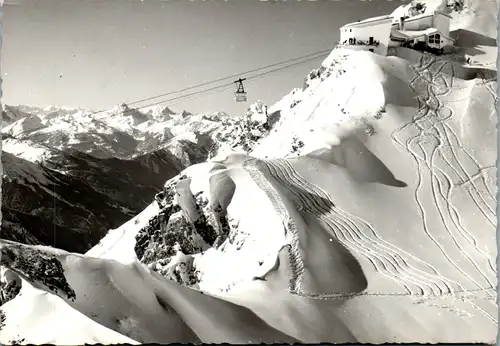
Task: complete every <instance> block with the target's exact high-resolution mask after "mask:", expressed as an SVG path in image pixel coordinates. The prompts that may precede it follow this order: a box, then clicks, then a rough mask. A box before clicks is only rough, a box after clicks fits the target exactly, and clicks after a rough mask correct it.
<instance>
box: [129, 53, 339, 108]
mask: <svg viewBox="0 0 500 346" xmlns="http://www.w3.org/2000/svg"><path fill="white" fill-rule="evenodd" d="M328 54H330V53H326V54H322V55H318V56H315V57H312V58H309V59H307V60H302V61H299V62H296V63H293V64H289V65H286V66H281V67H279V68H276V69H273V70H270V71H265V72H262V73H259V74H257V75H254V76H250V77H246V80H251V79H257V78H261V77H263V76H265V75H267V74H270V73H273V72H276V71H280V70H284V69H286V68H289V67H293V66H297V65H299V64H303V63H305V62H309V61H311V60H313V59H317V58H321V57H324V56H326V55H328ZM233 84H234V82H229V83H225V84H221V85H217V86H214V87H211V88H208V89H204V90H201V91H195V92H192V93H189V94H185V95H181V96H177V97H174V98H170V99H166V100H161V101H157V102H152V103H148V104H146V105H143V106H141V107H136V108H134V110H140V109H144V108H147V107H152V106H157V105H159V104H161V103H165V102H170V101H175V100H180V99H183V98H185V97H189V96H194V95H201V94H203V93H205V92H209V91H213V90H216V89H219V88H224V87H228V86H230V85H233Z"/></svg>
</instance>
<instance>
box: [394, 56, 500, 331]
mask: <svg viewBox="0 0 500 346" xmlns="http://www.w3.org/2000/svg"><path fill="white" fill-rule="evenodd" d="M441 63H442V64H441V66H440V68H438V69H437V70H435V69H433V68H431V67H432V65H433V64H436V59H435V58H434V57H432V56H430V55H428V54H423V55H422V57H421V60H420V62H419V63H418V64H417V66H413V67H412V69H413V71H414V74H415V75H414V78H413V79H412V80H411V81H410V88H411V89H412V90H413V91H414V92H415V93H417V94H418V90H417V88H418V80H419V79H421V80H422V79H423V80H424V81H425V82H426V85H427V87H426V94H425V95H424V96H419V97H418V98H417V100H418V104H419V107H418V111H417V112H416V114H415V115H414V118H413V120H412V121H411V122H409V123H408V124H406V125H405V126H403V127H402V128H400V129H398V130H396V131H395V132H394V133H393V134H392V135H391V137H392V139H393V141H394V142H395V143H396V144H398V145H399V146H400V147H402V148H403V149H404V150H405V151H407V152H408V153H410V155H412V156H413V158H414V160H415V161H416V163H417V173H418V174H417V179H418V181H417V187H416V190H415V200H416V203H417V205H418V207H419V210H420V213H421V215H422V222H423V229H424V232H425V233H426V234H427V236H429V238H431V240H432V241H433V242H434V243H435V244H436V245H437V247H438V248H439V249H440V251H441V252H442V253H443V255H444V256H445V257H446V258H447V259H448V261H449V262H450V263H451V264H452V265H453V266H454V267H455V268H456V269H457V270H458V271H459V272H460V273H461V274H462V275H463V276H464V277H465V278H466V279H467V280H468V281H469V282H471V283H473V284H474V285H475V286H476V287H478V288H479V289H485V290H486V289H489V288H491V287H495V285H496V284H495V283H494V282H492V280H491V279H490V278H489V277H488V276H487V275H486V273H484V271H483V270H482V269H481V267H480V266H479V265H478V264H477V263H476V261H475V260H474V259H473V257H472V255H471V254H470V253H468V252H467V251H466V250H465V249H464V248H463V246H461V241H466V242H468V243H469V244H470V245H472V247H473V248H474V250H475V252H476V255H477V256H479V257H481V258H483V259H484V260H486V261H487V262H488V267H489V270H490V271H491V272H492V273H493V274H494V275H495V276H496V267H495V264H494V262H493V259H492V258H491V256H489V255H488V254H487V253H485V252H484V251H483V250H482V249H481V247H480V246H479V244H478V241H477V240H476V239H475V237H474V235H473V234H472V233H471V232H470V231H468V230H467V229H466V227H465V226H464V223H463V221H462V219H461V216H460V213H459V211H458V209H457V207H456V206H454V205H453V203H452V195H453V190H454V189H455V188H457V187H461V186H466V187H467V192H468V194H469V196H470V197H471V199H472V201H473V203H474V205H475V206H476V207H477V208H478V210H479V212H480V213H481V214H482V215H483V216H484V218H485V220H486V221H487V222H488V223H489V224H491V225H492V226H493V228H494V229H496V222H495V221H494V219H496V213H495V211H494V209H493V208H492V207H491V206H490V205H489V204H488V203H487V202H486V199H485V197H484V196H483V194H482V193H481V191H479V189H478V184H477V183H476V181H477V180H479V179H480V178H482V181H481V182H482V183H483V184H484V185H485V187H486V194H487V195H488V197H490V198H491V199H492V200H494V201H496V198H495V196H494V195H493V192H492V191H491V189H490V188H489V186H488V182H487V181H486V178H485V175H484V172H485V170H486V168H487V167H481V164H480V163H479V161H478V160H477V159H475V158H474V157H473V155H472V154H471V153H469V151H468V150H466V148H464V147H463V146H462V144H461V142H460V140H459V137H458V135H457V134H456V133H455V131H454V130H453V128H452V127H451V126H450V125H449V124H447V123H446V121H447V120H448V119H450V118H451V117H453V115H454V114H453V110H452V109H451V108H449V107H447V106H446V105H445V104H443V102H442V101H441V100H440V99H439V97H440V96H444V95H446V94H449V93H451V91H452V88H453V78H454V76H453V71H454V70H453V65H452V64H451V63H449V62H444V63H443V62H441ZM446 64H449V66H450V67H451V76H450V79H449V82H448V81H447V80H446V78H445V76H443V75H442V74H440V73H441V70H442V68H443V67H444V66H445V65H446ZM432 72H434V74H433V73H432ZM438 76H439V78H441V79H443V80H445V83H444V84H445V88H444V91H442V90H440V91H442V92H437V91H436V89H437V88H436V87H435V84H436V80H437V79H438ZM441 84H442V83H441ZM441 86H442V85H441ZM488 90H489V88H488ZM406 130H411V132H416V133H417V134H416V135H409V136H408V138H407V139H406V141H404V142H403V140H402V139H400V137H399V135H400V134H401V133H403V132H405V131H406ZM428 142H434V144H435V145H434V146H433V147H432V149H431V152H430V153H427V151H426V148H425V147H424V145H423V144H427V143H428ZM457 148H458V149H461V150H462V153H463V154H464V156H465V158H466V159H467V160H468V161H469V164H470V163H472V164H473V165H474V167H475V169H477V173H476V174H470V173H469V172H468V171H467V169H466V167H465V165H464V164H463V163H462V162H461V160H460V159H459V157H458V154H457V152H456V151H455V150H456V149H457ZM444 149H448V151H449V155H448V156H447V155H446V154H445V150H444ZM436 154H438V155H439V156H440V157H441V159H442V161H444V162H445V163H446V165H447V168H449V169H451V171H453V173H454V174H455V176H456V177H458V180H459V181H458V182H454V181H453V179H452V177H451V176H450V175H449V174H448V173H447V172H445V170H444V169H441V168H439V167H438V166H437V165H435V161H434V160H435V158H436ZM426 171H427V172H428V173H429V174H430V176H431V189H432V195H433V200H434V203H435V206H436V208H437V211H438V214H439V217H440V219H441V222H442V223H443V226H444V229H445V231H446V232H447V233H448V235H449V236H450V238H451V239H452V242H453V243H454V245H455V246H456V248H457V249H458V250H459V251H460V252H461V253H462V254H463V255H464V257H466V258H467V260H468V261H469V263H470V264H471V265H472V266H473V267H474V268H475V269H476V271H477V273H478V274H479V275H480V276H481V277H482V278H483V279H484V280H485V281H486V282H488V284H489V286H490V287H483V285H481V284H480V283H478V282H477V281H476V280H475V279H474V278H472V277H471V276H470V275H469V274H468V273H466V272H465V270H463V269H462V268H461V267H460V266H459V265H457V263H456V262H455V261H454V260H453V259H452V258H451V257H450V255H449V254H447V252H446V250H445V248H444V245H443V244H441V243H440V242H439V241H438V240H437V238H436V237H435V235H433V234H432V233H431V231H430V228H429V227H428V225H427V217H426V210H425V208H424V203H422V201H421V191H422V185H423V176H424V174H425V172H426ZM443 205H444V206H443ZM457 233H458V234H457ZM459 238H460V240H459ZM460 286H461V285H460ZM461 289H464V288H463V287H461ZM488 294H489V293H488ZM490 295H491V294H490ZM470 303H471V304H472V305H473V306H474V307H475V308H476V309H478V310H480V311H481V312H482V313H483V314H485V315H486V316H487V317H488V318H490V319H491V320H493V321H494V322H495V323H498V322H497V320H496V319H495V318H494V317H492V316H490V315H489V314H487V313H486V312H485V311H484V310H482V309H480V308H479V307H478V306H477V305H475V304H473V303H472V302H470Z"/></svg>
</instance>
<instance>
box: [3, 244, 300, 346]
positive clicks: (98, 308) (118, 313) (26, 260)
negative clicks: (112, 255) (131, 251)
mask: <svg viewBox="0 0 500 346" xmlns="http://www.w3.org/2000/svg"><path fill="white" fill-rule="evenodd" d="M0 247H1V255H2V257H1V259H0V263H1V264H2V265H4V266H6V267H9V268H11V269H12V270H13V271H15V272H16V273H19V274H20V275H21V276H22V278H23V281H22V288H21V293H20V296H18V297H19V298H23V301H24V302H26V305H24V306H23V308H22V309H19V307H18V306H17V305H16V304H18V302H19V301H20V299H17V298H16V299H14V300H11V301H9V302H7V303H6V304H5V305H4V306H2V309H1V310H2V312H3V314H4V316H5V318H4V321H3V326H2V330H1V331H2V333H1V334H0V337H1V338H2V342H5V341H3V340H12V339H14V340H19V339H21V340H22V342H21V343H40V342H52V343H54V344H68V343H69V344H81V343H83V342H93V343H96V342H101V343H104V342H107V343H117V342H118V343H121V342H123V343H125V342H127V343H128V342H131V343H132V344H137V343H148V342H151V343H162V344H167V343H176V342H177V343H199V342H200V341H203V342H206V343H221V342H229V343H249V342H250V343H259V342H260V341H261V340H264V341H267V342H286V343H291V342H294V341H296V340H294V339H293V338H291V337H288V336H286V335H284V334H283V333H281V332H279V331H277V330H276V329H274V328H272V327H270V326H269V325H268V324H267V323H265V322H264V321H262V320H261V319H260V318H259V317H258V316H256V315H255V314H254V313H252V312H251V311H250V310H248V309H246V308H244V307H242V306H239V305H236V304H233V303H230V302H227V301H224V300H221V299H217V298H214V297H211V296H209V295H207V294H203V293H201V292H197V291H193V290H191V289H189V288H186V287H183V286H179V285H176V284H175V283H173V282H171V281H169V280H166V279H164V278H163V277H161V276H159V275H156V274H154V273H151V272H149V271H148V270H147V269H146V268H144V267H143V266H141V265H140V264H138V263H132V264H129V265H124V264H121V263H120V262H116V261H112V260H104V259H99V258H92V257H89V256H81V255H76V254H70V253H67V252H65V251H60V250H55V249H51V248H46V247H33V246H27V245H21V244H16V243H11V242H6V241H2V242H0ZM33 264H35V265H33ZM33 268H36V269H38V271H36V270H33ZM43 271H45V272H50V275H47V274H46V273H44V272H43ZM30 303H31V304H30ZM51 307H54V308H55V309H54V311H55V313H49V311H48V310H47V309H50V308H51ZM16 308H17V309H16ZM27 313H31V314H30V317H29V318H28V320H29V321H30V322H31V325H30V328H27V329H22V327H23V326H26V320H25V318H26V316H27ZM34 316H36V318H34ZM42 316H43V317H45V318H44V319H42V318H41V317H42ZM63 316H67V317H68V318H71V319H72V321H74V322H76V323H78V325H75V324H71V323H70V324H71V325H70V326H69V330H68V329H65V328H63V327H61V325H59V324H57V323H56V322H59V321H58V319H61V318H63ZM235 316H237V317H238V318H235ZM65 322H66V323H67V322H71V320H66V321H65ZM49 325H50V326H52V327H51V328H48V326H49ZM75 327H78V328H75ZM42 331H43V332H42ZM69 331H73V333H69ZM113 331H114V332H113ZM118 333H119V334H118ZM20 335H22V337H20ZM124 335H126V336H124ZM131 339H132V340H131Z"/></svg>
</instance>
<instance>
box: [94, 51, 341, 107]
mask: <svg viewBox="0 0 500 346" xmlns="http://www.w3.org/2000/svg"><path fill="white" fill-rule="evenodd" d="M332 50H333V48H330V49H325V50H322V51H318V52H315V53H311V54H307V55H304V56H301V57H297V58H293V59H290V60H285V61H281V62H278V63H274V64H271V65H267V66H263V67H259V68H255V69H252V70H248V71H244V72H240V73H238V74H234V75H230V76H226V77H223V78H218V79H215V80H211V81H208V82H204V83H200V84H197V85H192V86H189V87H186V88H183V89H179V90H175V91H170V92H167V93H163V94H159V95H155V96H151V97H147V98H144V99H140V100H136V101H132V102H128V103H126V104H127V105H134V104H137V103H142V102H145V101H150V100H154V99H157V98H160V97H165V96H169V95H173V94H178V93H181V92H184V91H188V90H191V89H196V88H200V87H203V86H206V85H209V84H213V83H217V82H222V81H224V80H226V79H230V78H236V77H239V76H241V75H243V74H249V73H254V72H258V71H261V70H265V69H268V68H271V67H275V66H278V65H283V64H286V63H289V62H294V61H297V60H301V59H305V58H309V57H312V56H315V55H317V54H325V53H328V54H329V53H330V52H331V51H332ZM231 84H233V83H231ZM106 110H107V109H106ZM106 110H99V111H95V112H92V113H90V114H88V115H94V114H98V113H102V112H105V111H106Z"/></svg>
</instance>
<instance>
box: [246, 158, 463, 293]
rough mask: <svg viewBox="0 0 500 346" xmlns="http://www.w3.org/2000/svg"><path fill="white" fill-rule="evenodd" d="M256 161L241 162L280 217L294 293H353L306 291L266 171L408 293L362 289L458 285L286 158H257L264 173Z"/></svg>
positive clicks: (292, 238) (293, 235)
mask: <svg viewBox="0 0 500 346" xmlns="http://www.w3.org/2000/svg"><path fill="white" fill-rule="evenodd" d="M256 162H257V161H256V160H255V159H251V160H248V161H247V162H245V164H244V168H245V170H246V171H247V172H248V173H249V174H250V176H251V177H252V179H253V180H254V181H255V182H256V183H257V185H258V186H259V187H260V188H261V189H263V191H265V192H266V194H267V195H268V197H269V200H270V201H271V203H272V204H273V207H274V208H275V209H276V211H277V213H278V214H279V215H280V216H281V217H282V220H283V224H284V225H285V229H286V232H287V236H288V239H289V242H290V262H291V263H292V265H291V266H292V268H294V269H293V274H292V279H291V280H290V291H291V292H292V293H294V294H297V295H300V296H304V297H309V298H316V299H329V298H338V297H346V296H350V295H353V293H351V292H331V293H313V292H305V291H304V289H303V282H304V279H303V276H304V263H303V260H302V257H301V255H300V246H299V235H298V230H297V228H296V225H295V223H294V221H293V219H292V218H291V216H290V215H289V213H288V212H287V211H286V207H285V206H284V204H283V203H282V201H281V196H280V195H279V193H278V192H277V191H276V190H275V189H274V187H273V186H272V184H271V183H270V182H269V181H268V178H267V177H266V175H267V176H270V177H272V179H274V180H275V181H276V183H278V184H279V186H281V187H283V188H284V189H286V191H287V194H288V195H289V196H292V198H293V202H294V205H295V206H296V207H297V209H298V210H300V211H302V212H304V213H307V214H310V215H312V216H314V217H315V218H317V219H319V220H320V221H322V223H323V224H324V225H326V226H327V229H328V230H329V233H330V235H331V236H332V237H334V238H335V239H336V240H337V241H339V242H340V243H341V244H342V245H344V246H345V247H346V248H347V249H348V250H349V251H351V252H352V253H356V254H359V255H362V256H364V257H365V258H366V259H367V260H368V261H369V263H371V265H372V266H373V268H374V269H375V270H376V271H377V272H378V273H380V274H381V275H384V276H386V277H388V278H390V279H392V280H393V281H395V282H397V283H399V284H401V285H402V286H403V287H404V288H405V289H406V293H389V292H380V293H377V292H363V293H360V295H443V294H450V293H453V292H454V290H455V289H454V286H455V287H458V286H457V285H458V284H457V283H455V282H453V281H451V280H449V279H447V278H444V277H443V276H441V275H440V274H439V273H438V272H437V270H436V269H435V268H433V267H432V266H431V265H430V264H428V263H425V262H424V261H422V260H420V259H418V258H416V257H415V256H413V255H411V254H409V253H407V252H405V251H403V250H402V249H399V248H397V247H395V246H394V245H393V244H391V243H389V242H387V241H384V240H383V239H382V238H381V237H380V236H379V235H378V234H377V232H376V231H375V229H374V228H373V227H372V226H371V225H370V224H368V223H367V222H366V221H364V220H362V219H360V218H359V217H356V216H354V215H351V214H349V213H347V212H346V211H344V210H342V209H341V208H339V207H338V206H336V205H335V204H334V203H332V202H331V201H332V199H331V197H330V196H329V195H328V194H327V193H326V192H324V191H323V190H321V189H320V188H319V187H317V186H316V185H314V184H311V183H309V182H308V181H307V180H305V179H304V178H303V177H302V176H300V174H298V172H297V171H296V170H295V169H294V168H293V166H292V165H291V164H290V163H289V162H288V161H287V160H284V159H278V160H272V161H261V160H259V161H258V162H259V163H261V164H262V165H261V166H263V167H262V169H265V171H266V172H265V173H266V175H265V174H263V172H262V171H260V170H259V169H258V168H257V167H256V164H255V163H256ZM419 267H421V268H425V270H422V269H420V268H419Z"/></svg>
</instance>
